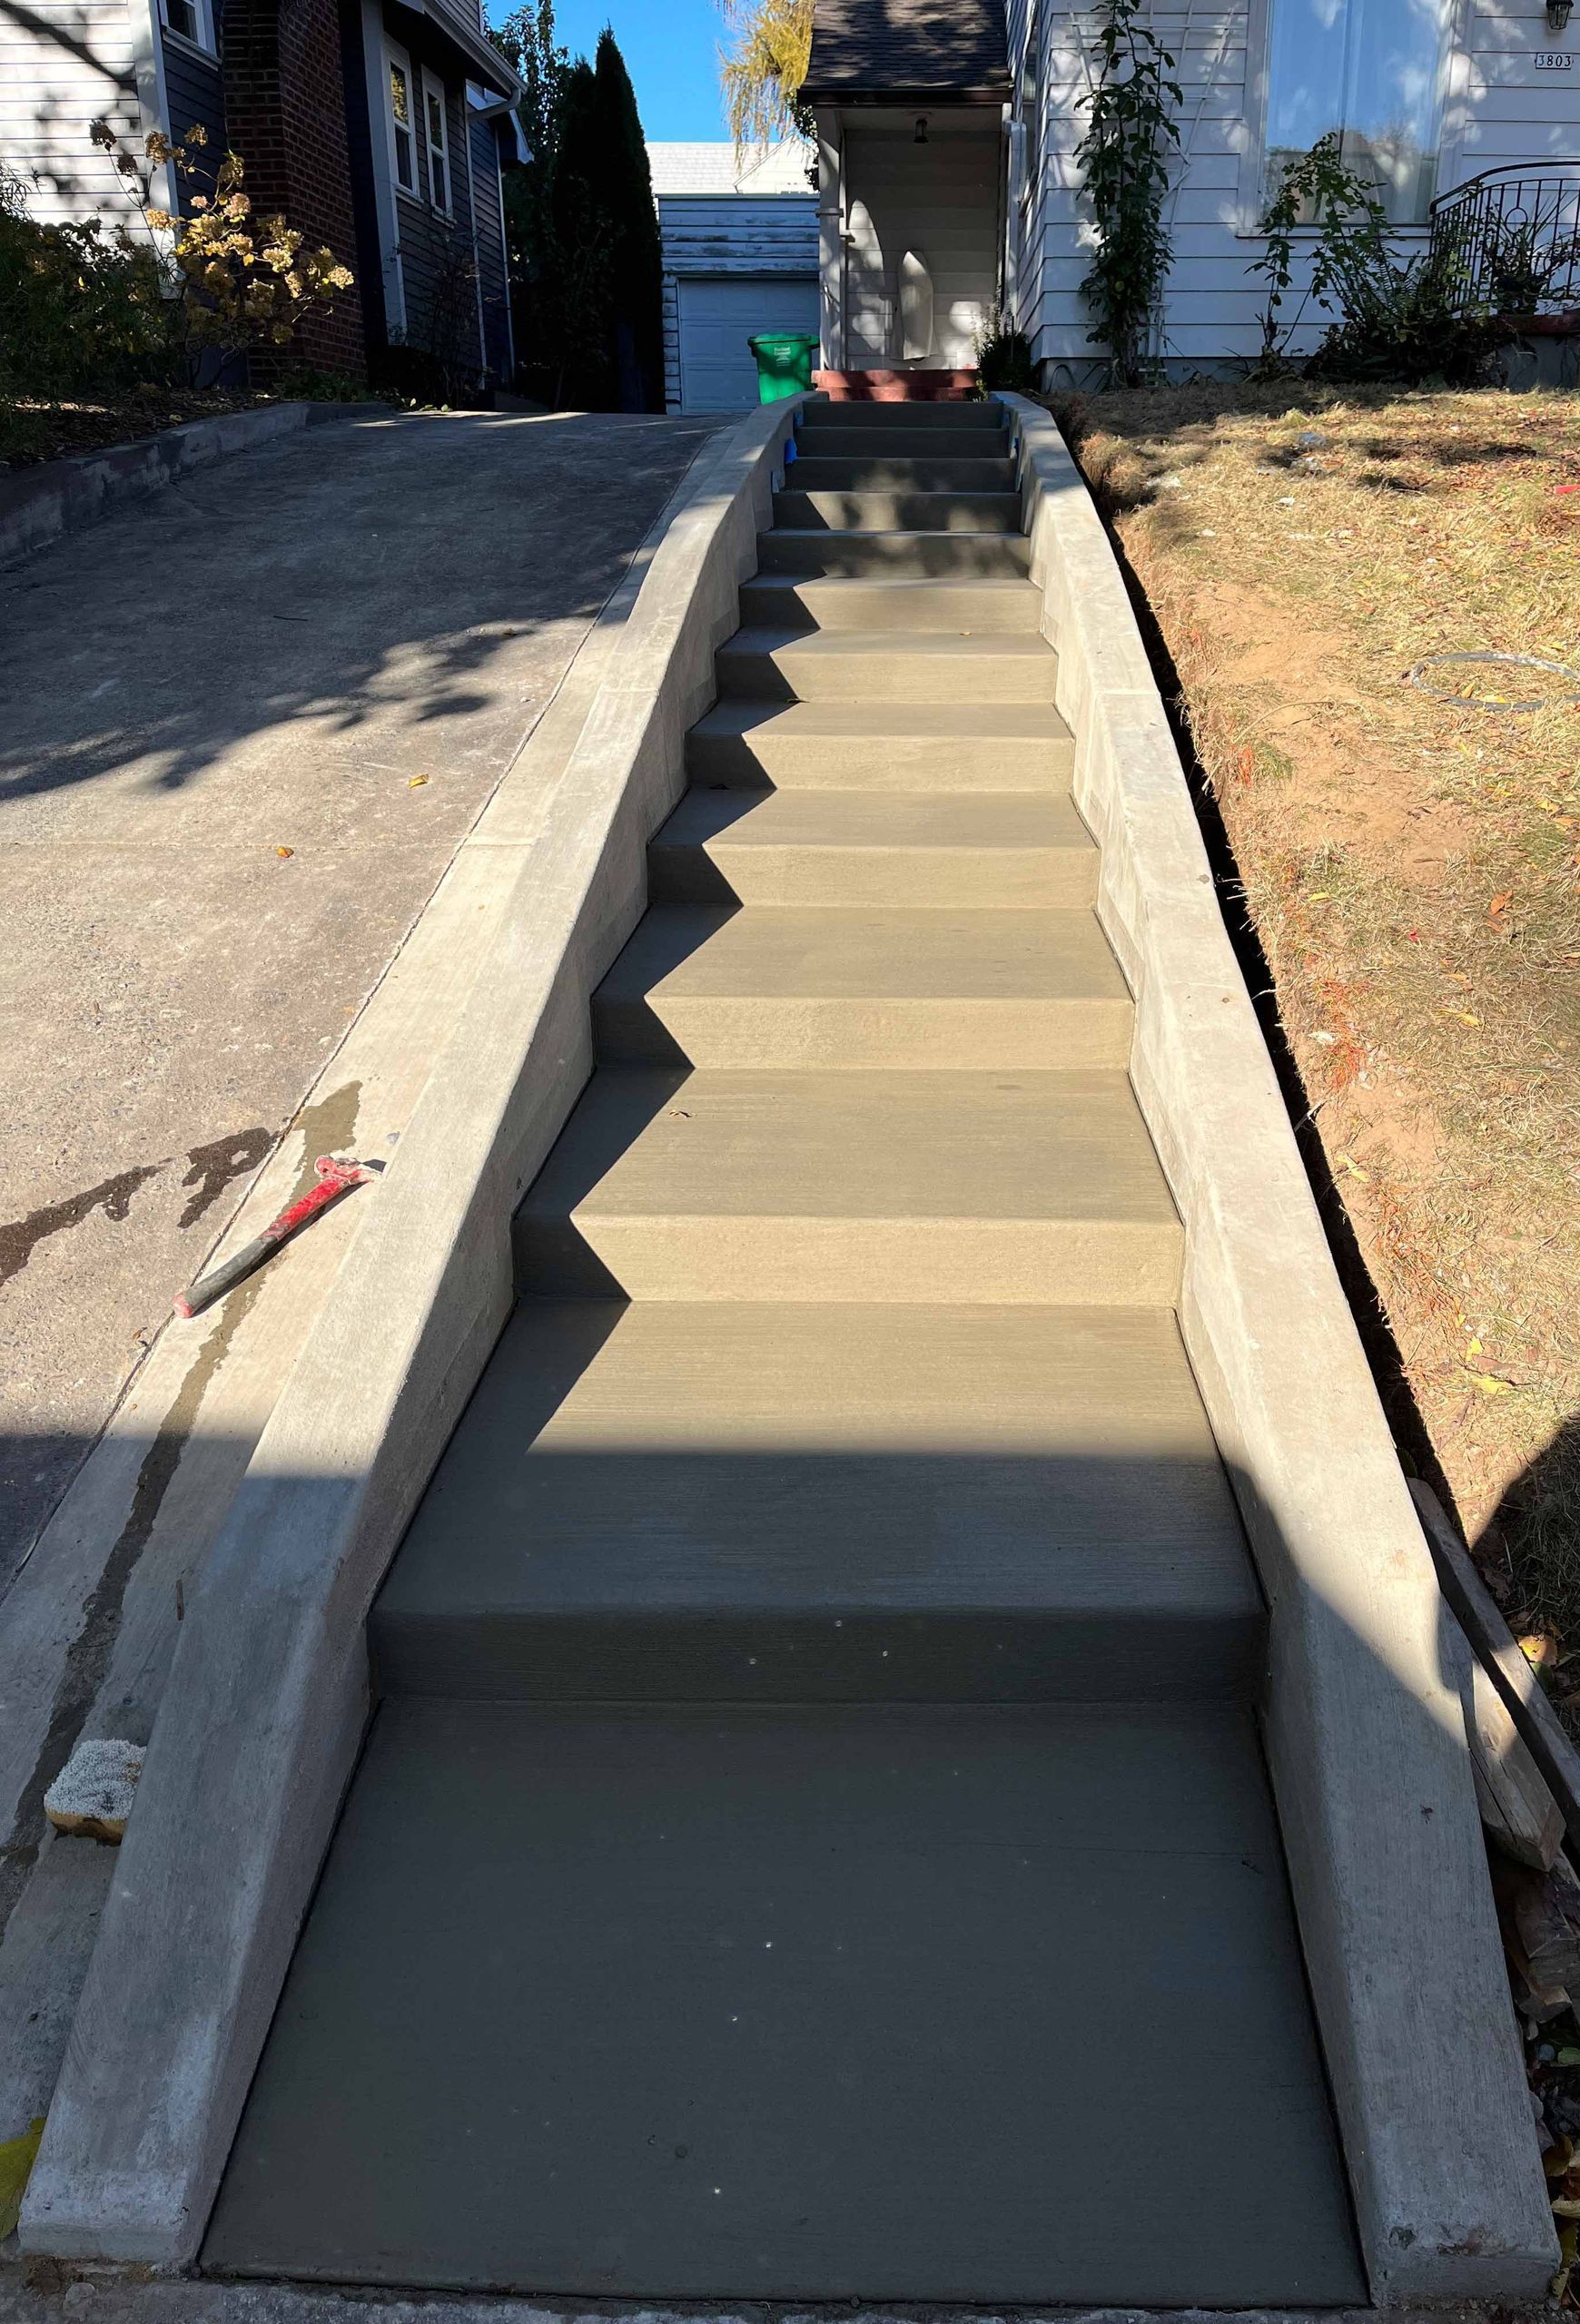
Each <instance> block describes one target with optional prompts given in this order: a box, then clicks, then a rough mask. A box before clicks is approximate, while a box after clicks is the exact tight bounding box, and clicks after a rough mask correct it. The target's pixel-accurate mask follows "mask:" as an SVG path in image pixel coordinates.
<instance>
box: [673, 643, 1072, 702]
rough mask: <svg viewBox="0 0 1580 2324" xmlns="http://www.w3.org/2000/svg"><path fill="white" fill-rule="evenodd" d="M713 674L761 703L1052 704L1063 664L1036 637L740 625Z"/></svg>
mask: <svg viewBox="0 0 1580 2324" xmlns="http://www.w3.org/2000/svg"><path fill="white" fill-rule="evenodd" d="M714 671H715V675H716V677H717V680H718V690H719V694H720V695H721V696H722V697H724V698H726V699H727V698H728V697H730V696H731V695H738V696H744V697H745V698H746V700H748V701H753V702H775V701H778V702H859V703H866V704H877V703H884V702H904V703H911V704H923V703H930V702H950V703H962V704H963V703H979V702H983V703H1052V699H1053V693H1054V687H1055V685H1056V684H1057V682H1058V675H1059V665H1058V662H1057V660H1056V658H1055V656H1054V654H1053V649H1052V646H1051V645H1049V644H1048V643H1047V641H1046V640H1045V639H1044V638H1042V637H1041V636H1038V635H1035V634H1034V633H1030V632H1020V633H1010V634H997V635H995V634H994V633H992V632H991V631H990V632H989V633H987V634H986V635H982V636H978V635H975V634H974V633H971V634H962V633H961V632H960V631H958V630H899V631H894V630H889V631H880V632H879V633H878V634H877V635H875V636H874V635H864V634H863V633H862V632H860V631H856V630H841V629H833V630H812V631H809V632H808V631H795V630H792V631H788V632H786V631H784V630H777V631H776V630H772V629H738V630H737V631H736V634H735V635H734V636H733V637H731V638H729V639H727V640H726V643H725V644H724V645H721V646H720V647H719V650H718V652H717V654H716V656H715V657H714Z"/></svg>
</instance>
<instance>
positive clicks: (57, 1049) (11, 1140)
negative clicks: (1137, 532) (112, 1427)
mask: <svg viewBox="0 0 1580 2324" xmlns="http://www.w3.org/2000/svg"><path fill="white" fill-rule="evenodd" d="M714 425H716V423H715V422H711V421H689V420H667V419H642V418H615V417H577V416H548V417H531V418H528V417H515V416H505V415H492V414H467V415H459V414H457V415H450V414H442V415H420V416H419V415H405V414H400V415H397V414H392V413H390V412H387V411H384V410H382V409H373V410H371V411H370V414H369V416H368V417H367V418H366V419H354V420H350V421H347V422H346V423H345V424H344V425H343V426H337V427H334V428H326V429H321V430H314V431H312V432H311V433H309V434H307V435H304V436H297V437H292V438H289V439H287V440H286V441H284V442H281V443H280V444H278V445H273V446H270V447H268V448H265V449H263V450H261V451H259V452H256V453H253V454H251V455H248V456H246V457H244V458H239V459H236V460H232V461H229V462H226V463H223V464H222V465H221V466H219V467H217V468H212V469H210V470H208V471H206V472H204V473H202V474H201V475H199V476H197V477H194V478H191V479H190V480H188V481H186V482H183V483H182V484H179V485H177V486H175V487H172V488H171V489H170V490H169V491H167V492H165V493H163V494H162V495H161V496H160V497H158V498H156V499H154V500H153V501H145V502H143V503H141V504H139V505H137V506H135V507H132V508H130V509H128V510H127V511H126V512H125V513H123V514H122V515H120V516H117V517H111V518H110V519H108V520H107V521H105V522H104V523H103V524H101V525H98V526H96V527H94V528H93V529H91V530H89V531H87V532H85V533H83V534H79V535H76V536H74V537H72V538H71V539H69V540H67V541H65V542H63V543H62V544H60V545H59V546H58V547H54V548H51V549H48V550H45V551H43V552H41V553H40V554H39V555H38V556H35V557H33V558H31V559H29V560H28V561H27V562H25V563H24V564H22V565H20V566H15V567H14V568H12V569H11V570H10V571H9V572H7V573H5V574H4V575H0V635H3V636H4V638H5V646H4V650H3V655H0V1043H3V1045H4V1053H5V1060H6V1076H5V1082H6V1115H5V1128H4V1132H3V1133H0V1222H4V1223H0V1381H3V1385H0V1589H4V1587H5V1583H6V1581H8V1580H9V1578H10V1576H11V1575H12V1573H13V1572H14V1571H15V1568H16V1565H17V1564H18V1562H19V1561H21V1559H22V1558H23V1557H24V1556H25V1553H26V1551H27V1548H28V1545H29V1544H30V1542H31V1541H33V1539H34V1538H35V1535H36V1533H37V1531H38V1529H39V1527H40V1526H41V1525H42V1523H43V1522H44V1520H45V1518H46V1517H47V1516H48V1513H49V1512H50V1510H51V1508H52V1507H53V1506H54V1503H55V1502H57V1501H58V1499H59V1496H60V1494H61V1492H62V1491H63V1490H64V1486H65V1484H66V1482H68V1480H69V1478H70V1476H71V1474H72V1472H74V1469H75V1468H76V1466H77V1465H78V1463H79V1462H80V1461H81V1460H82V1458H83V1455H84V1452H86V1450H87V1449H88V1447H89V1446H90V1445H91V1443H93V1441H94V1436H95V1435H96V1433H97V1432H98V1431H99V1429H100V1428H101V1427H102V1426H103V1424H104V1420H105V1418H106V1416H107V1414H108V1413H109V1412H110V1410H111V1409H112V1407H113V1406H114V1402H115V1399H116V1397H117V1396H118V1395H119V1393H121V1390H122V1388H123V1385H124V1384H125V1382H126V1380H127V1378H128V1376H129V1374H131V1373H132V1371H133V1368H134V1367H135V1365H136V1364H138V1362H139V1361H140V1359H141V1355H142V1352H143V1339H144V1335H146V1334H150V1333H151V1332H152V1330H153V1328H154V1327H156V1326H157V1324H159V1323H160V1321H161V1320H162V1318H163V1316H164V1315H167V1314H168V1312H169V1306H170V1302H171V1299H172V1297H173V1295H174V1293H175V1292H176V1291H177V1290H178V1289H179V1288H181V1286H182V1285H183V1284H184V1283H185V1282H186V1281H187V1280H188V1279H189V1278H190V1276H191V1275H193V1272H194V1270H195V1268H196V1266H197V1265H199V1263H200V1262H201V1260H202V1256H203V1254H204V1253H205V1251H206V1250H207V1249H208V1248H209V1246H211V1244H212V1241H213V1239H214V1237H215V1236H216V1235H217V1233H218V1232H219V1230H220V1228H221V1227H222V1225H223V1224H224V1222H225V1219H226V1217H227V1216H229V1214H230V1212H231V1211H232V1208H233V1207H234V1203H235V1199H236V1197H237V1196H238V1195H239V1194H240V1192H241V1187H242V1183H244V1181H245V1180H246V1179H247V1178H248V1177H250V1176H251V1175H252V1173H253V1172H254V1171H255V1169H256V1168H257V1167H258V1165H259V1164H260V1162H261V1161H262V1158H263V1157H264V1156H265V1155H266V1154H267V1153H268V1151H269V1150H270V1148H271V1147H272V1144H273V1142H274V1141H275V1139H276V1138H277V1137H278V1136H279V1134H280V1132H281V1129H282V1128H284V1126H285V1124H286V1123H287V1122H288V1121H290V1120H291V1118H292V1116H293V1114H294V1112H295V1110H296V1108H298V1106H299V1105H300V1103H301V1099H302V1098H303V1096H304V1093H305V1092H306V1090H307V1088H308V1087H309V1085H310V1083H311V1081H312V1080H313V1079H314V1078H315V1077H316V1076H317V1075H318V1074H319V1072H320V1071H321V1068H322V1067H323V1065H324V1064H325V1062H326V1060H327V1059H329V1058H330V1057H331V1055H332V1054H333V1052H334V1050H335V1048H336V1045H337V1044H338V1043H339V1041H340V1040H341V1038H342V1037H343V1036H344V1034H345V1032H346V1030H347V1029H348V1027H349V1026H350V1025H351V1023H352V1021H353V1019H355V1017H356V1015H357V1013H358V1010H359V1009H360V1006H361V1004H362V1002H363V1000H365V999H366V997H367V995H368V993H369V992H370V990H372V988H373V987H374V985H375V984H376V983H377V982H378V980H379V979H380V976H381V975H382V973H383V971H384V970H385V968H386V966H387V964H388V962H389V961H390V958H391V956H392V955H393V954H394V953H395V952H396V951H397V950H398V949H399V947H400V944H401V942H402V940H403V939H404V937H405V936H406V934H407V931H409V929H410V926H411V924H412V922H413V921H414V919H415V918H416V916H417V915H418V914H419V912H420V911H421V909H422V906H423V904H424V903H425V901H427V899H428V898H429V896H430V894H431V893H432V891H433V889H434V887H435V885H436V883H437V881H438V880H439V877H440V875H441V873H442V872H443V870H444V868H445V865H446V864H447V862H449V860H450V858H451V856H452V855H453V853H454V852H455V849H456V847H457V845H458V844H459V842H460V840H461V839H462V837H463V836H464V834H465V833H466V832H467V831H468V829H469V826H470V825H471V824H472V822H474V821H475V819H476V817H477V815H478V813H479V810H480V809H481V807H482V806H483V804H484V803H485V802H486V801H487V799H488V798H489V794H490V793H491V792H492V790H493V789H494V787H495V785H496V784H497V783H498V782H499V778H500V777H501V775H502V774H503V773H505V771H506V769H507V768H508V767H509V765H510V763H511V762H512V760H513V759H514V758H515V756H516V754H517V753H518V750H519V747H520V745H521V743H522V740H523V738H524V736H525V735H526V734H528V732H529V731H530V730H531V728H532V727H533V725H534V724H535V723H536V721H537V720H538V716H539V715H540V714H541V712H542V711H543V709H544V706H545V704H547V703H548V700H549V699H550V698H551V696H552V694H553V692H554V689H555V687H556V686H557V684H558V682H559V680H560V678H561V676H562V675H563V673H564V671H565V669H566V667H567V665H568V662H569V660H570V658H571V656H572V655H573V654H574V653H575V652H576V649H577V647H578V645H579V644H580V642H581V640H582V638H583V637H584V635H586V633H587V630H588V625H589V624H590V622H591V620H592V619H593V617H594V615H596V613H597V609H598V607H599V606H601V605H602V604H603V603H604V602H605V600H606V599H607V596H608V595H609V592H610V590H611V589H612V588H613V587H614V586H616V584H617V581H618V579H619V576H620V575H621V573H622V572H623V571H624V570H625V569H626V566H627V561H628V559H629V557H630V556H631V554H632V552H633V551H634V550H635V549H636V547H637V544H638V543H639V542H640V540H641V538H642V536H643V534H644V532H645V531H646V530H647V527H648V526H649V524H650V523H651V521H652V519H653V518H654V517H655V516H656V515H657V512H658V510H659V509H660V507H662V506H663V503H664V501H665V500H666V499H667V497H668V495H669V493H670V492H671V490H672V489H673V488H674V486H675V485H676V481H677V480H678V478H680V476H681V475H682V474H683V473H684V471H685V469H686V466H687V464H688V463H689V461H690V459H691V458H692V456H693V455H694V453H695V452H696V448H697V447H698V445H699V444H700V443H701V442H702V441H703V440H704V438H706V436H707V435H708V434H709V433H710V432H711V428H712V427H713V426H714ZM354 1111H355V1109H354V1107H353V1108H352V1116H353V1118H354ZM348 1130H349V1124H348V1125H346V1126H342V1127H341V1128H340V1129H339V1130H338V1131H337V1126H336V1124H335V1123H333V1122H330V1121H325V1122H323V1123H321V1124H319V1125H316V1127H315V1135H316V1136H317V1137H320V1138H321V1143H322V1145H323V1146H331V1145H336V1144H339V1143H341V1141H342V1140H343V1138H344V1137H345V1136H346V1135H347V1133H348ZM233 1182H234V1183H233Z"/></svg>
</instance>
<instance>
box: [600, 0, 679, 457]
mask: <svg viewBox="0 0 1580 2324" xmlns="http://www.w3.org/2000/svg"><path fill="white" fill-rule="evenodd" d="M593 79H594V98H593V104H594V114H595V126H596V133H597V142H598V144H599V147H600V149H601V155H602V182H601V186H600V199H601V202H602V205H603V206H604V207H605V208H606V209H607V211H608V212H609V214H610V216H611V217H612V219H613V221H614V232H613V237H612V241H611V249H610V258H611V270H612V291H613V301H612V315H611V325H612V341H611V346H610V350H609V353H610V362H611V368H612V372H613V382H614V386H615V389H616V391H617V399H618V403H619V408H620V409H621V410H622V411H662V410H663V409H664V307H663V261H662V258H661V256H660V251H659V241H658V213H657V209H656V208H655V206H654V202H653V179H652V173H651V172H650V170H649V168H648V165H647V141H646V139H645V138H644V137H643V135H642V123H641V120H640V117H639V116H638V114H637V97H636V92H635V91H634V90H633V88H632V86H631V76H630V74H628V73H627V70H626V63H625V59H624V57H622V55H621V54H620V51H619V47H618V45H617V42H616V40H615V35H614V33H613V31H612V30H611V29H610V27H609V26H608V25H605V27H604V29H603V31H602V32H601V33H600V34H599V35H598V45H597V62H596V64H595V66H594V72H593Z"/></svg>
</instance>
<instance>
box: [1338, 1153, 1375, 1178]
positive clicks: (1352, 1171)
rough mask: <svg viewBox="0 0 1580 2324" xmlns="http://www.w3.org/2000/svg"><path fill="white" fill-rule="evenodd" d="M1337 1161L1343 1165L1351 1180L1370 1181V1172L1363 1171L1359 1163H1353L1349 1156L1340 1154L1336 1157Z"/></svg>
mask: <svg viewBox="0 0 1580 2324" xmlns="http://www.w3.org/2000/svg"><path fill="white" fill-rule="evenodd" d="M1338 1159H1339V1160H1340V1161H1341V1162H1342V1163H1343V1165H1344V1167H1345V1168H1346V1169H1347V1170H1348V1173H1349V1175H1350V1177H1352V1178H1365V1179H1368V1180H1369V1179H1370V1177H1371V1172H1370V1171H1369V1170H1363V1169H1362V1168H1361V1167H1360V1165H1359V1163H1358V1162H1357V1161H1355V1160H1354V1159H1353V1157H1351V1156H1349V1155H1348V1154H1341V1155H1340V1156H1339V1157H1338Z"/></svg>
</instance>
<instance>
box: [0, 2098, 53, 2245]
mask: <svg viewBox="0 0 1580 2324" xmlns="http://www.w3.org/2000/svg"><path fill="white" fill-rule="evenodd" d="M43 2136H44V2116H43V2115H42V2114H35V2116H34V2119H33V2121H32V2122H29V2124H28V2125H27V2128H26V2129H25V2131H24V2132H23V2133H22V2135H21V2136H20V2138H15V2139H7V2140H6V2142H5V2145H4V2146H0V2243H4V2241H5V2238H6V2237H7V2236H8V2235H13V2234H15V2231H16V2221H17V2220H18V2218H19V2217H20V2215H21V2211H22V2198H23V2196H24V2195H25V2193H26V2191H27V2178H28V2173H29V2172H30V2171H31V2170H32V2169H33V2162H34V2157H35V2155H36V2154H37V2152H38V2142H39V2141H40V2139H42V2138H43Z"/></svg>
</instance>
